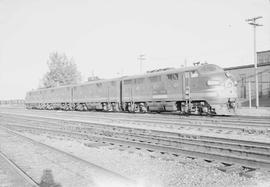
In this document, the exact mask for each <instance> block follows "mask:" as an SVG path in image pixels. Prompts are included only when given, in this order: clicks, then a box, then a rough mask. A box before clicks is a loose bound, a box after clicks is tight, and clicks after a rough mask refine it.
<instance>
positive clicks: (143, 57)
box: [138, 54, 146, 73]
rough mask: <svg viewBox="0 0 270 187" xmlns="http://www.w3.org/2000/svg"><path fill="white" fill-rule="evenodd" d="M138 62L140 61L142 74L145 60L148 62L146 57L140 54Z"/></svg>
mask: <svg viewBox="0 0 270 187" xmlns="http://www.w3.org/2000/svg"><path fill="white" fill-rule="evenodd" d="M138 60H139V61H140V73H142V62H143V60H146V58H145V55H144V54H140V55H139V57H138Z"/></svg>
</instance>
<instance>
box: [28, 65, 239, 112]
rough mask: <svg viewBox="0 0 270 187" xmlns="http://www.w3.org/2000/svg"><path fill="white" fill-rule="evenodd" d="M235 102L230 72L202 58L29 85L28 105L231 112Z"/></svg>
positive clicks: (114, 109) (35, 106)
mask: <svg viewBox="0 0 270 187" xmlns="http://www.w3.org/2000/svg"><path fill="white" fill-rule="evenodd" d="M236 103H237V88H236V81H235V80H234V78H233V77H232V76H231V75H230V74H228V73H227V72H225V71H224V70H223V69H222V68H221V67H219V66H217V65H214V64H204V65H199V66H194V67H186V68H178V69H174V68H173V69H163V70H159V71H152V72H148V73H145V74H141V75H134V76H125V77H119V78H114V79H105V80H97V81H91V82H86V83H82V84H76V85H67V86H60V87H54V88H47V89H38V90H33V91H29V92H27V94H26V98H25V105H26V108H28V109H48V110H52V109H54V110H57V109H58V110H60V109H61V110H79V111H87V110H100V111H128V112H149V111H150V112H151V111H155V112H163V111H178V112H180V113H185V114H190V113H195V114H230V113H231V111H234V110H235V108H236Z"/></svg>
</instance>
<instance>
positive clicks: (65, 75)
mask: <svg viewBox="0 0 270 187" xmlns="http://www.w3.org/2000/svg"><path fill="white" fill-rule="evenodd" d="M47 64H48V67H49V72H47V73H46V74H45V75H44V77H43V81H42V82H43V86H44V87H46V88H50V87H56V86H62V85H69V84H76V83H79V82H80V81H81V74H80V72H78V70H77V66H76V64H75V63H74V60H73V59H72V58H71V59H68V58H67V56H66V55H65V54H59V53H57V52H53V53H51V54H50V57H49V60H48V61H47Z"/></svg>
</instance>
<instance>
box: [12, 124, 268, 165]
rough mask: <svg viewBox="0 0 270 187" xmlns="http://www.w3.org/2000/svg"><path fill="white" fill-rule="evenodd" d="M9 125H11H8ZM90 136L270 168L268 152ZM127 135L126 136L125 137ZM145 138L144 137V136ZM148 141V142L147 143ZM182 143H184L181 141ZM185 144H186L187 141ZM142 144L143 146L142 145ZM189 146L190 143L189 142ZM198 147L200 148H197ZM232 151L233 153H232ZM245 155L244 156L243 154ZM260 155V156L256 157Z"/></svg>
mask: <svg viewBox="0 0 270 187" xmlns="http://www.w3.org/2000/svg"><path fill="white" fill-rule="evenodd" d="M10 127H11V126H10ZM17 127H20V128H28V129H32V130H33V129H36V130H43V131H44V130H45V131H50V132H52V133H64V134H73V135H74V134H75V135H76V136H83V137H89V134H90V133H89V132H85V133H77V132H71V131H66V130H58V129H49V128H40V127H33V126H30V127H29V126H20V125H18V126H17ZM91 136H92V137H98V138H99V139H102V140H103V141H104V140H105V141H108V142H114V143H115V141H116V142H118V143H121V142H122V143H123V142H124V143H125V144H128V145H132V146H134V143H135V144H136V145H141V146H142V145H144V146H146V147H147V148H148V149H149V148H155V149H157V150H163V151H164V150H167V151H169V152H171V153H174V154H177V153H179V152H181V153H188V155H189V156H199V157H204V158H207V159H215V160H219V161H223V162H228V161H229V162H235V163H238V164H244V165H245V166H248V167H255V168H256V167H262V168H268V169H269V168H270V159H269V156H270V155H269V154H265V153H258V152H252V151H244V150H239V149H238V150H237V149H232V148H228V147H227V148H224V147H217V146H209V145H207V146H206V145H200V144H197V145H195V144H193V147H192V148H191V149H187V148H186V147H173V146H170V144H169V145H160V142H159V145H157V144H156V143H153V142H152V141H153V138H152V137H149V138H148V139H144V140H142V139H140V138H141V137H139V139H138V137H136V138H137V140H136V139H134V138H133V139H132V137H131V136H130V134H127V135H126V136H125V138H123V137H122V138H119V137H118V138H115V137H108V136H104V135H100V134H99V135H97V134H96V135H91ZM127 137H128V138H127ZM144 138H145V137H144ZM163 141H164V140H163ZM168 141H170V142H172V141H171V140H168V139H167V140H166V142H168ZM147 142H148V143H147ZM181 144H182V145H183V144H184V143H182V142H181ZM185 145H188V144H187V143H186V144H185ZM144 146H143V147H144ZM189 146H190V144H189ZM199 148H200V149H199ZM232 153H234V154H232ZM243 155H245V157H244V156H243ZM258 157H260V158H258Z"/></svg>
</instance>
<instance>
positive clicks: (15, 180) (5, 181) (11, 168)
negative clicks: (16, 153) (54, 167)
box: [0, 151, 38, 187]
mask: <svg viewBox="0 0 270 187" xmlns="http://www.w3.org/2000/svg"><path fill="white" fill-rule="evenodd" d="M0 163H1V164H0V179H1V180H0V182H1V184H0V185H1V186H2V185H3V186H21V187H38V183H37V182H36V181H35V180H34V179H33V178H32V177H31V176H30V175H28V174H27V173H26V172H25V171H24V170H23V169H22V168H21V167H19V166H18V165H17V164H16V163H15V162H14V161H12V160H11V159H9V158H8V157H7V155H5V154H4V153H3V152H1V151H0ZM2 173H4V174H2ZM1 175H2V176H1ZM7 175H11V176H7ZM9 178H11V179H9Z"/></svg>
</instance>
